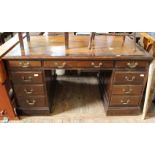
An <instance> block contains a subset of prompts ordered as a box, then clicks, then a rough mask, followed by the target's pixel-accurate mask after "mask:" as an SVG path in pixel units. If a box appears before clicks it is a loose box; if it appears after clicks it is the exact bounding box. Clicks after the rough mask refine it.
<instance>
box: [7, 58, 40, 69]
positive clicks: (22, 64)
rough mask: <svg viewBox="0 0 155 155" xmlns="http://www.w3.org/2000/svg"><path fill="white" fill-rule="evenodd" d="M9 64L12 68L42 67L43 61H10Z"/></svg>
mask: <svg viewBox="0 0 155 155" xmlns="http://www.w3.org/2000/svg"><path fill="white" fill-rule="evenodd" d="M8 65H9V67H10V68H32V67H41V61H26V60H25V61H24V60H19V61H17V60H16V61H13V60H10V61H8Z"/></svg>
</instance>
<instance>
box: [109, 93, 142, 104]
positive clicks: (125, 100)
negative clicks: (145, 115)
mask: <svg viewBox="0 0 155 155" xmlns="http://www.w3.org/2000/svg"><path fill="white" fill-rule="evenodd" d="M139 104H140V96H125V95H123V96H122V95H121V96H119V95H113V96H112V98H111V102H110V106H138V105H139Z"/></svg>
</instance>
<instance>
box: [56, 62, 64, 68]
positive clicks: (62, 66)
mask: <svg viewBox="0 0 155 155" xmlns="http://www.w3.org/2000/svg"><path fill="white" fill-rule="evenodd" d="M54 64H55V66H56V67H58V68H64V67H65V66H66V62H63V63H62V65H61V66H59V65H58V63H57V62H55V63H54Z"/></svg>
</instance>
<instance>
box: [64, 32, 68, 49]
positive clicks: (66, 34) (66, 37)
mask: <svg viewBox="0 0 155 155" xmlns="http://www.w3.org/2000/svg"><path fill="white" fill-rule="evenodd" d="M64 35H65V48H66V49H68V48H69V32H65V33H64Z"/></svg>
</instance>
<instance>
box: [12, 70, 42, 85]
mask: <svg viewBox="0 0 155 155" xmlns="http://www.w3.org/2000/svg"><path fill="white" fill-rule="evenodd" d="M11 78H12V80H13V82H14V83H42V82H43V76H42V72H40V71H37V72H11Z"/></svg>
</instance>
